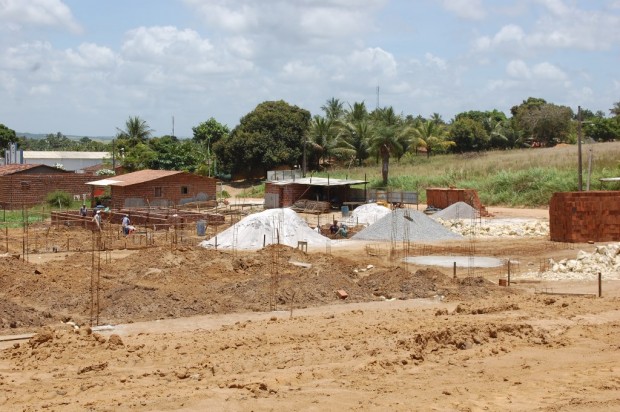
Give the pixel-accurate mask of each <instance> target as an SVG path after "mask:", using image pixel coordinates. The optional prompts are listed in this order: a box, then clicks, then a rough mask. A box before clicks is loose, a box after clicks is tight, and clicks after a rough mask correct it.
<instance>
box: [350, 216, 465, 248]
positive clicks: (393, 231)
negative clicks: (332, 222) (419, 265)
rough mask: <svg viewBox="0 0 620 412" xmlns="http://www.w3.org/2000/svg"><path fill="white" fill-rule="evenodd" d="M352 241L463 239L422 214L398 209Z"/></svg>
mask: <svg viewBox="0 0 620 412" xmlns="http://www.w3.org/2000/svg"><path fill="white" fill-rule="evenodd" d="M352 239H359V240H397V241H401V240H403V241H404V240H414V241H415V240H420V241H435V240H448V239H462V236H461V235H459V234H456V233H453V232H451V231H450V230H449V229H447V228H445V227H443V226H442V225H441V224H439V223H437V222H435V221H434V220H433V219H431V218H430V217H428V216H426V215H425V214H424V213H422V212H418V211H416V210H410V209H396V210H394V211H393V212H392V213H389V214H387V215H385V216H384V217H382V218H381V219H379V220H378V221H377V222H375V223H373V224H372V225H370V226H368V227H367V228H365V229H363V230H362V231H360V232H359V233H357V234H356V235H354V236H353V237H352Z"/></svg>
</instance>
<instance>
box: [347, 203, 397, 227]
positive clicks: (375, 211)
mask: <svg viewBox="0 0 620 412" xmlns="http://www.w3.org/2000/svg"><path fill="white" fill-rule="evenodd" d="M390 212H391V210H390V209H389V208H387V207H385V206H381V205H378V204H376V203H366V204H363V205H361V206H358V207H356V208H355V209H353V212H351V215H350V216H349V218H348V219H346V220H345V223H348V224H350V225H371V224H373V223H375V222H376V221H377V220H379V219H381V218H382V217H383V216H385V215H387V214H388V213H390Z"/></svg>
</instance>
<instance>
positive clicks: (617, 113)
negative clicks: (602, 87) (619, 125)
mask: <svg viewBox="0 0 620 412" xmlns="http://www.w3.org/2000/svg"><path fill="white" fill-rule="evenodd" d="M609 113H610V114H611V115H612V116H614V117H620V102H615V103H614V106H613V107H612V108H611V109H609Z"/></svg>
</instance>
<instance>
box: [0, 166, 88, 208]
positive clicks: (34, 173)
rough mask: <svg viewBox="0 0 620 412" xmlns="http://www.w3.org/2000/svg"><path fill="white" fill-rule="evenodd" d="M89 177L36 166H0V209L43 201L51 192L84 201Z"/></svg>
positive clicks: (27, 205) (49, 167)
mask: <svg viewBox="0 0 620 412" xmlns="http://www.w3.org/2000/svg"><path fill="white" fill-rule="evenodd" d="M92 178H93V177H92V176H89V175H85V174H78V173H73V172H67V171H65V170H62V169H58V168H55V167H51V166H47V165H40V164H10V165H5V166H0V206H1V207H2V208H4V209H19V208H21V207H22V206H26V207H29V206H33V205H35V204H39V203H42V202H44V201H45V199H46V197H47V194H48V193H50V192H53V191H55V190H62V191H63V192H67V193H70V194H72V195H73V196H74V197H76V198H77V197H80V198H84V196H85V195H86V196H87V195H88V194H90V186H88V185H86V182H87V181H89V180H92Z"/></svg>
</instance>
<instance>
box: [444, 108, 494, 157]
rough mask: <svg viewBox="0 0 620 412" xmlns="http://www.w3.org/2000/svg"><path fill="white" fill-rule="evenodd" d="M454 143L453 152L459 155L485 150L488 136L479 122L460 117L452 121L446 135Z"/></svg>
mask: <svg viewBox="0 0 620 412" xmlns="http://www.w3.org/2000/svg"><path fill="white" fill-rule="evenodd" d="M448 136H449V139H450V140H451V141H453V142H454V150H455V151H457V152H460V153H463V152H471V151H481V150H484V149H486V145H487V141H488V135H487V132H486V130H485V129H484V126H483V125H482V123H480V122H479V121H476V120H473V119H471V118H469V117H461V118H459V119H457V120H456V121H454V122H453V123H452V125H451V127H450V132H449V134H448Z"/></svg>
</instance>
